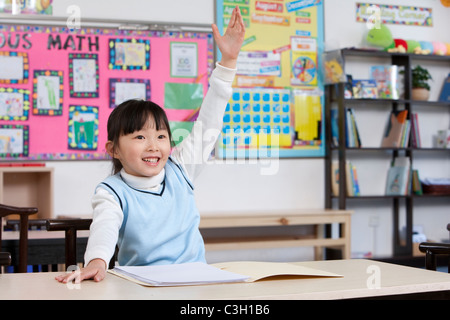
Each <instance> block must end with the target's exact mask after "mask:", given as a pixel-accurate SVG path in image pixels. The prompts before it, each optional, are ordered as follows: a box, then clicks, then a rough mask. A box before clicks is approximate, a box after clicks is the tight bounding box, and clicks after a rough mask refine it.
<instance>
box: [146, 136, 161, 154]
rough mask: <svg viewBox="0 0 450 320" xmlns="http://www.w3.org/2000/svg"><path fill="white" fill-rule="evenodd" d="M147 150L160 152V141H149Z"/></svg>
mask: <svg viewBox="0 0 450 320" xmlns="http://www.w3.org/2000/svg"><path fill="white" fill-rule="evenodd" d="M147 141H148V143H147V150H149V151H158V149H159V147H158V141H157V139H154V138H151V139H148V140H147Z"/></svg>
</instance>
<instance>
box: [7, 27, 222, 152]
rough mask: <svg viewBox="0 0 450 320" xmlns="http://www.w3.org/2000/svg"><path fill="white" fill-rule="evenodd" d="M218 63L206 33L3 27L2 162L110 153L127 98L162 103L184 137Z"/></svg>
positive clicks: (177, 133)
mask: <svg viewBox="0 0 450 320" xmlns="http://www.w3.org/2000/svg"><path fill="white" fill-rule="evenodd" d="M213 66H214V49H213V37H212V34H211V33H208V32H181V31H180V32H178V31H176V32H172V31H130V30H118V29H105V28H82V29H74V30H70V29H68V28H66V27H57V26H27V25H0V160H1V161H5V160H6V161H16V160H19V161H21V160H41V161H47V160H96V159H100V160H101V159H106V158H108V155H107V153H106V151H105V143H106V141H107V133H106V124H107V120H108V116H109V114H110V113H111V111H112V110H113V109H114V108H115V107H116V106H117V105H118V104H120V103H121V102H123V101H125V100H128V99H146V100H152V101H154V102H155V103H157V104H159V105H160V106H161V107H163V108H164V109H165V110H166V113H167V115H168V118H169V122H170V125H171V128H172V129H173V130H179V131H177V132H176V134H175V135H174V136H176V137H179V138H180V140H181V139H182V138H183V137H185V136H186V135H187V134H188V133H189V131H190V130H191V128H192V120H193V119H195V113H196V111H197V110H198V108H199V107H200V104H201V101H202V100H203V97H204V95H205V94H206V91H207V88H208V78H209V76H210V74H211V72H212V69H213ZM175 142H179V141H175Z"/></svg>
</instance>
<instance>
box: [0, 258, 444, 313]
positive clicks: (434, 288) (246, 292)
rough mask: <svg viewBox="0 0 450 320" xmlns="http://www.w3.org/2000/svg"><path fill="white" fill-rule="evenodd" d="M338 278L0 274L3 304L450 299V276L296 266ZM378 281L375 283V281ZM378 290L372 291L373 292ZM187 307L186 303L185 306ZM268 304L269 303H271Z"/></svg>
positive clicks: (328, 264)
mask: <svg viewBox="0 0 450 320" xmlns="http://www.w3.org/2000/svg"><path fill="white" fill-rule="evenodd" d="M297 264H299V265H304V266H307V267H311V268H316V269H320V270H324V271H329V272H333V273H338V274H341V275H343V277H342V278H281V279H279V280H265V281H259V282H254V283H235V284H219V285H206V286H186V287H165V288H164V287H143V286H140V285H138V284H135V283H133V282H131V281H127V280H124V279H122V278H119V277H117V276H114V275H112V274H107V276H106V278H105V279H104V280H103V281H101V282H99V283H96V282H93V281H84V282H82V283H81V284H80V287H79V289H75V288H73V287H72V288H70V287H69V286H67V285H65V284H61V283H59V282H57V281H56V280H54V277H55V275H56V274H58V273H51V272H48V273H47V272H45V273H29V274H0V288H1V290H0V300H6V299H81V300H88V299H113V300H115V299H120V300H122V299H123V300H126V299H146V300H209V299H210V300H223V299H225V300H252V299H257V300H272V299H275V300H277V299H281V300H297V299H355V298H371V299H372V298H380V297H382V298H396V297H398V296H402V298H408V297H416V296H417V294H421V295H427V294H435V295H436V294H437V295H440V297H444V298H447V299H448V297H449V296H450V274H447V273H442V272H436V271H428V270H423V269H419V268H411V267H404V266H399V265H393V264H387V263H383V262H376V261H371V260H362V259H361V260H359V259H354V260H328V261H310V262H298V263H297ZM374 276H375V277H377V276H379V278H378V279H380V282H379V288H376V287H377V282H376V281H375V282H374V281H372V279H374ZM371 287H374V288H371ZM186 303H187V302H186ZM269 305H270V303H269Z"/></svg>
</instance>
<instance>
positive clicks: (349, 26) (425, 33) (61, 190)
mask: <svg viewBox="0 0 450 320" xmlns="http://www.w3.org/2000/svg"><path fill="white" fill-rule="evenodd" d="M355 2H356V1H354V0H325V39H326V40H327V41H328V42H331V43H336V42H338V43H339V45H340V46H357V45H359V44H360V42H361V38H362V37H363V34H364V32H365V30H364V27H363V25H362V24H360V23H357V22H356V21H355V13H354V12H355V9H354V6H355ZM372 2H376V3H387V2H386V1H382V0H379V1H372ZM74 4H75V5H78V6H79V7H80V9H81V15H82V19H83V18H84V17H86V18H98V19H111V20H113V19H129V20H130V21H132V20H138V21H139V20H149V21H153V22H158V21H160V22H162V21H163V22H169V23H170V22H182V23H196V24H211V23H212V22H213V21H214V1H212V0H190V1H185V0H170V1H169V0H166V1H159V0H145V1H144V0H142V1H139V0H128V1H126V2H121V1H110V0H109V1H107V0H96V1H88V0H76V1H75V0H70V1H69V0H58V1H54V15H55V16H62V17H64V16H67V13H66V10H67V7H68V6H70V5H74ZM396 4H405V5H406V4H409V5H418V6H426V7H432V8H433V14H434V21H435V26H433V27H428V28H426V27H410V26H403V27H392V28H391V29H392V31H393V32H394V33H397V32H398V33H400V32H401V33H402V35H403V34H404V37H405V38H406V35H410V36H411V37H416V36H417V37H419V36H420V38H421V39H425V38H433V39H435V38H436V39H437V40H446V41H447V42H450V39H449V34H448V32H447V31H448V30H450V21H449V19H448V17H449V14H450V11H449V9H448V8H447V9H445V8H443V7H442V5H440V2H439V1H437V0H435V1H418V0H400V1H396ZM445 38H446V39H445ZM356 70H359V69H358V67H356ZM438 77H441V76H440V75H439V76H438ZM436 82H437V83H439V84H440V83H441V82H438V81H436ZM433 95H434V96H435V95H436V93H435V92H433ZM368 116H369V118H370V117H371V116H372V115H371V114H369V115H368ZM447 116H448V115H447ZM383 121H384V120H383ZM442 121H444V122H445V124H444V125H446V126H447V127H448V123H449V119H448V117H447V118H444V120H442ZM369 122H370V121H369ZM368 126H369V124H368ZM363 131H364V132H365V133H364V134H365V135H367V136H368V137H369V138H368V139H369V140H370V141H371V143H374V144H375V143H378V141H375V140H376V138H371V137H372V135H371V131H370V130H369V129H368V128H367V129H366V130H365V129H363ZM448 160H449V159H447V162H445V161H438V162H436V165H434V162H433V161H431V163H432V167H433V166H434V167H436V166H438V167H439V168H442V166H444V168H442V169H440V170H438V171H439V175H442V171H443V172H444V175H446V176H447V177H450V166H449V162H450V161H448ZM359 165H360V166H362V167H363V168H365V169H367V170H365V172H369V173H367V174H366V177H364V174H362V175H363V177H362V179H363V180H364V179H367V180H369V185H370V186H371V187H370V188H373V189H375V190H377V191H379V190H382V188H383V181H384V180H383V179H381V180H380V179H379V176H371V175H370V172H371V169H372V168H373V166H374V165H375V164H374V161H371V160H367V159H361V160H360V164H359ZM47 166H50V167H54V168H55V197H54V199H55V212H56V214H58V215H69V216H78V215H89V214H90V212H91V207H90V197H91V195H92V193H93V192H94V189H95V186H96V185H97V183H98V182H100V181H101V180H102V179H103V178H104V177H106V176H107V175H108V174H109V173H110V169H111V167H110V163H109V162H107V161H77V162H70V161H69V162H48V163H47ZM428 166H429V165H428V164H424V165H423V167H424V168H428V169H427V170H429V167H428ZM268 168H270V169H271V170H272V169H273V170H272V171H273V172H274V173H275V174H272V175H263V174H262V173H263V172H266V173H267V171H268V170H267V169H268ZM269 171H270V170H269ZM323 171H324V161H323V159H280V160H279V161H277V162H274V163H271V164H268V163H264V162H261V161H259V162H258V161H257V162H256V163H236V162H232V163H213V164H209V165H206V166H205V168H204V172H203V173H202V175H201V176H200V177H199V178H198V180H197V181H196V198H197V203H198V207H199V210H200V212H219V211H220V212H223V211H226V212H231V211H258V210H274V211H276V210H277V209H307V208H323V206H324V176H323ZM430 173H431V174H435V171H433V170H431V172H430ZM430 202H431V203H430ZM448 204H449V203H448V200H444V201H442V200H438V201H434V200H430V201H428V203H427V202H424V203H423V204H421V205H419V210H416V211H415V216H414V219H415V221H417V223H420V224H423V225H424V226H425V231H426V232H427V233H430V234H432V235H433V237H434V239H441V238H444V237H448V234H447V233H446V231H445V230H444V229H445V226H446V224H447V223H448ZM349 207H350V208H351V209H355V210H356V212H355V214H354V217H353V227H352V251H354V252H366V251H372V252H374V253H375V254H376V255H379V256H388V255H390V254H392V240H391V238H390V236H389V235H390V234H392V229H391V226H392V217H391V214H390V210H389V205H388V203H383V201H381V204H380V202H373V203H370V202H369V203H368V202H363V203H353V204H351V205H350V206H349ZM421 207H423V208H421ZM430 211H433V212H430ZM431 214H432V216H433V219H430V218H429V217H430V215H431ZM371 217H376V218H377V219H378V220H377V221H378V225H377V226H376V227H373V226H372V227H371V226H369V219H371ZM371 221H374V220H371ZM239 255H240V256H239ZM210 257H211V259H212V260H221V259H227V258H229V257H232V258H236V259H239V257H242V258H249V257H250V258H254V259H258V258H259V259H267V260H285V261H292V260H309V259H311V258H312V251H311V250H307V249H304V250H303V249H302V250H292V249H291V250H269V251H261V250H260V251H254V252H251V254H249V253H248V252H239V254H238V255H236V254H233V253H231V252H228V253H214V254H213V255H211V256H210Z"/></svg>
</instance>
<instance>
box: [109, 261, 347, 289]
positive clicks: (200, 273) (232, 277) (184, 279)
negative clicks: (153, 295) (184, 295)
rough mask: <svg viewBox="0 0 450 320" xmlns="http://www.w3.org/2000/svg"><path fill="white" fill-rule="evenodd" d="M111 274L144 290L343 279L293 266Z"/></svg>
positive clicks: (118, 270) (243, 264) (125, 269)
mask: <svg viewBox="0 0 450 320" xmlns="http://www.w3.org/2000/svg"><path fill="white" fill-rule="evenodd" d="M108 272H110V273H112V274H115V275H117V276H119V277H122V278H125V279H127V280H130V281H133V282H136V283H138V284H140V285H143V286H154V287H162V286H186V285H204V284H217V283H234V282H254V281H257V280H260V279H264V278H269V277H274V276H308V277H340V275H338V274H334V273H330V272H326V271H321V270H317V269H312V268H308V267H304V266H299V265H295V264H290V263H278V262H255V261H240V262H223V263H216V264H212V265H208V264H206V263H201V262H193V263H182V264H171V265H157V266H117V267H115V268H114V269H112V270H108Z"/></svg>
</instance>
